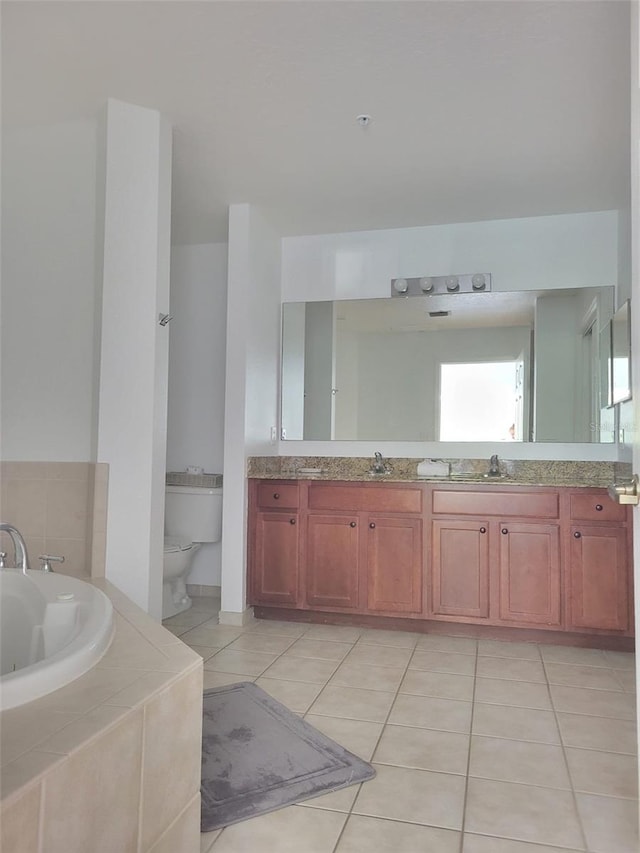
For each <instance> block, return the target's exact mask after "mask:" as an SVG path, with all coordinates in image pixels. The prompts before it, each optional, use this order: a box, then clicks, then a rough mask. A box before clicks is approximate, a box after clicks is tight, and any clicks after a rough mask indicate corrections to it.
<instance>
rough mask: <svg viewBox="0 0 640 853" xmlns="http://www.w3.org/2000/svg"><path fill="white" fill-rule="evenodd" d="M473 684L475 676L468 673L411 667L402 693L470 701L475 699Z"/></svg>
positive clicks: (401, 690)
mask: <svg viewBox="0 0 640 853" xmlns="http://www.w3.org/2000/svg"><path fill="white" fill-rule="evenodd" d="M473 686H474V682H473V678H471V677H470V676H468V675H453V674H451V673H449V672H426V671H424V670H420V669H409V670H407V674H406V675H405V677H404V678H403V680H402V684H401V685H400V693H412V694H414V695H415V696H436V697H439V698H441V699H462V700H464V701H466V702H470V701H471V700H472V699H473Z"/></svg>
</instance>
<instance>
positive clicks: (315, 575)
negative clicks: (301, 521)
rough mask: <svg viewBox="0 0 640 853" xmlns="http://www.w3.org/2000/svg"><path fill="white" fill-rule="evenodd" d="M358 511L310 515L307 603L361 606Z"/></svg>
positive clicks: (352, 607)
mask: <svg viewBox="0 0 640 853" xmlns="http://www.w3.org/2000/svg"><path fill="white" fill-rule="evenodd" d="M359 524H360V522H359V521H358V516H357V515H354V514H352V515H347V514H344V515H338V514H336V515H320V514H318V515H315V514H310V515H309V516H308V517H307V604H308V605H309V606H310V607H314V606H315V607H339V608H348V609H350V610H355V609H357V608H358V604H359V595H358V545H359Z"/></svg>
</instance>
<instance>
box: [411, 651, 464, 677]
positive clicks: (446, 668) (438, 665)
mask: <svg viewBox="0 0 640 853" xmlns="http://www.w3.org/2000/svg"><path fill="white" fill-rule="evenodd" d="M475 668H476V658H475V655H461V654H457V653H456V652H440V651H433V652H423V651H416V652H415V653H414V655H413V657H412V658H411V663H410V664H409V669H421V670H428V671H429V672H449V673H451V674H453V675H473V674H474V672H475Z"/></svg>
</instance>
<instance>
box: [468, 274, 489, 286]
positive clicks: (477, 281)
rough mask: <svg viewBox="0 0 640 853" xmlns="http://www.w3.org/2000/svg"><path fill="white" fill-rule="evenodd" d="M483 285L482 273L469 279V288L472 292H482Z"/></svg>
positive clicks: (484, 282)
mask: <svg viewBox="0 0 640 853" xmlns="http://www.w3.org/2000/svg"><path fill="white" fill-rule="evenodd" d="M485 284H486V281H485V278H484V276H483V275H482V273H479V272H477V273H476V274H475V275H474V276H473V278H472V279H471V287H472V288H473V289H474V290H484V288H485Z"/></svg>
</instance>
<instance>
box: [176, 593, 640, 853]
mask: <svg viewBox="0 0 640 853" xmlns="http://www.w3.org/2000/svg"><path fill="white" fill-rule="evenodd" d="M218 606H219V601H217V600H216V599H206V598H200V599H194V605H193V607H192V609H191V610H189V611H187V612H186V613H184V614H180V615H179V616H176V617H174V618H173V619H170V620H167V621H166V622H165V623H164V624H165V626H166V627H167V628H169V629H170V630H171V631H173V633H175V634H177V635H178V636H180V638H181V639H182V640H184V642H185V643H188V644H189V645H190V646H191V647H192V648H194V649H195V650H196V651H198V652H199V653H200V654H201V655H202V657H203V658H204V670H205V673H204V685H205V688H208V687H215V686H219V685H223V684H228V683H231V682H234V681H245V680H249V681H255V682H256V683H257V684H259V685H260V686H261V687H263V688H264V689H265V690H266V691H267V692H269V693H270V694H271V695H272V696H274V697H275V698H276V699H277V700H279V701H280V702H282V703H283V704H284V705H286V706H287V707H289V708H291V709H292V710H293V711H295V712H297V713H299V714H301V715H302V716H304V718H305V719H306V720H308V721H309V722H310V723H311V724H312V725H314V726H316V727H317V728H318V729H320V730H321V731H323V732H325V733H326V734H327V735H329V736H330V737H332V738H334V739H335V740H337V741H339V742H340V743H341V744H343V745H344V746H345V747H346V748H347V749H350V750H351V751H352V752H355V753H356V754H358V755H360V756H362V757H363V758H365V759H367V760H370V761H372V763H373V764H374V765H375V767H376V770H377V776H376V778H375V779H373V780H372V781H370V782H366V783H364V784H362V785H359V786H352V787H350V788H346V789H343V790H341V791H338V792H335V793H333V794H327V795H324V796H322V797H318V798H317V799H314V800H307V801H306V802H304V803H301V804H300V805H295V806H290V807H288V808H286V809H281V810H280V811H277V812H273V813H271V814H268V815H265V816H262V817H258V818H254V819H252V820H249V821H245V822H243V823H239V824H236V825H234V826H230V827H227V828H226V829H223V830H221V831H218V832H211V833H204V834H203V835H202V836H201V853H209V851H211V853H246V851H249V850H261V851H264V852H265V853H365V851H366V853H387V851H389V853H567V851H589V853H638V850H639V849H640V845H639V841H638V834H637V824H638V818H637V803H638V791H637V779H638V774H637V768H636V761H637V757H636V755H637V740H636V728H635V701H634V698H635V696H634V691H635V676H634V657H633V655H632V654H626V653H622V652H604V651H596V650H591V649H578V648H570V647H561V646H549V645H534V644H525V643H506V642H498V641H493V640H478V641H476V640H473V639H468V638H463V637H456V636H435V635H424V634H412V633H404V632H391V631H382V630H380V631H376V630H370V629H360V628H347V627H332V626H326V625H303V624H300V623H295V622H270V621H259V620H257V621H256V622H255V623H253V624H252V625H250V626H248V627H246V628H232V627H228V626H223V625H218V624H217V608H218ZM452 629H453V626H452Z"/></svg>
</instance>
